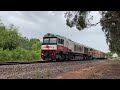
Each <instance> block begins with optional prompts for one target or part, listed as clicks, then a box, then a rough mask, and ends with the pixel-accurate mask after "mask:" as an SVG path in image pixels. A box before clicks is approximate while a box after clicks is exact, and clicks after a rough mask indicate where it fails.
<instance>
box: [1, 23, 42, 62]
mask: <svg viewBox="0 0 120 90" xmlns="http://www.w3.org/2000/svg"><path fill="white" fill-rule="evenodd" d="M40 49H41V42H40V40H39V39H36V38H34V39H30V40H29V39H28V38H27V37H22V35H21V34H20V33H18V29H17V28H16V27H15V26H14V25H12V24H11V25H10V26H9V27H7V26H5V25H4V24H3V23H0V61H26V60H27V61H29V60H40V59H41V57H40V55H41V54H40V53H41V50H40Z"/></svg>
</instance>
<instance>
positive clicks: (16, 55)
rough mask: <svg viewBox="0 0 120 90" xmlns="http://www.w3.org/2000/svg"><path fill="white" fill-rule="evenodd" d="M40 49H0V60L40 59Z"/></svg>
mask: <svg viewBox="0 0 120 90" xmlns="http://www.w3.org/2000/svg"><path fill="white" fill-rule="evenodd" d="M40 53H41V52H40V50H38V51H33V50H25V49H22V48H20V47H18V48H16V49H14V50H11V51H10V50H9V49H6V50H3V49H2V48H1V49H0V61H30V60H40V58H41V57H40Z"/></svg>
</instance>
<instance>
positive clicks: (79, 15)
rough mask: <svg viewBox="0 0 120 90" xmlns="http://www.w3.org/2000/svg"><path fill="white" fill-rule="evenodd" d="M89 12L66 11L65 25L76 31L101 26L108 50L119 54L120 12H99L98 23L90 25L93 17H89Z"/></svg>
mask: <svg viewBox="0 0 120 90" xmlns="http://www.w3.org/2000/svg"><path fill="white" fill-rule="evenodd" d="M90 12H91V11H68V12H66V13H65V18H66V24H67V26H69V27H74V26H76V28H77V29H78V30H83V29H84V28H89V27H91V26H96V25H97V24H98V23H100V24H101V26H102V30H103V32H104V33H105V36H106V42H107V44H108V45H109V49H110V51H111V52H113V53H117V54H119V53H120V11H100V12H99V13H100V15H101V18H100V21H99V22H97V23H94V24H92V23H90V20H91V19H93V18H94V17H93V16H91V17H90V18H88V16H90V14H89V13H90Z"/></svg>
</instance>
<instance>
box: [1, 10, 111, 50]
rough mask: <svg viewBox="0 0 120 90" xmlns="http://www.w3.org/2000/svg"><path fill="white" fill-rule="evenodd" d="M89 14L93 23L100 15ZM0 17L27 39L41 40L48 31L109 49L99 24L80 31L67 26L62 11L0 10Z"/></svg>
mask: <svg viewBox="0 0 120 90" xmlns="http://www.w3.org/2000/svg"><path fill="white" fill-rule="evenodd" d="M91 15H93V16H94V20H93V21H92V22H93V23H95V22H98V21H99V19H100V15H99V13H98V12H97V11H94V12H92V13H91ZM0 19H1V20H2V22H3V23H4V24H6V25H9V24H14V25H15V26H17V27H18V30H19V32H20V33H21V34H22V35H23V36H26V37H28V38H29V39H30V38H38V39H40V40H42V37H43V36H44V34H46V33H48V32H49V33H54V34H58V35H61V36H65V37H67V38H70V39H71V40H73V41H76V42H78V43H81V44H84V45H87V46H90V47H92V48H95V49H98V50H101V51H103V52H108V51H109V50H108V46H107V44H106V38H105V35H104V32H102V30H101V26H100V25H97V26H96V27H91V28H88V29H86V30H82V31H78V30H77V29H76V28H69V27H68V26H66V21H65V18H64V11H0Z"/></svg>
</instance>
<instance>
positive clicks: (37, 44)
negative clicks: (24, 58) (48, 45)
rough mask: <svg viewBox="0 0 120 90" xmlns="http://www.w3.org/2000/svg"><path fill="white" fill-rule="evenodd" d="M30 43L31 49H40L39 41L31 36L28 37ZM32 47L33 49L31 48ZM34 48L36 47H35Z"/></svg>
mask: <svg viewBox="0 0 120 90" xmlns="http://www.w3.org/2000/svg"><path fill="white" fill-rule="evenodd" d="M30 45H31V47H32V50H40V49H41V42H40V40H39V39H36V38H31V39H30ZM33 48H34V49H33ZM35 48H36V49H35Z"/></svg>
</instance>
